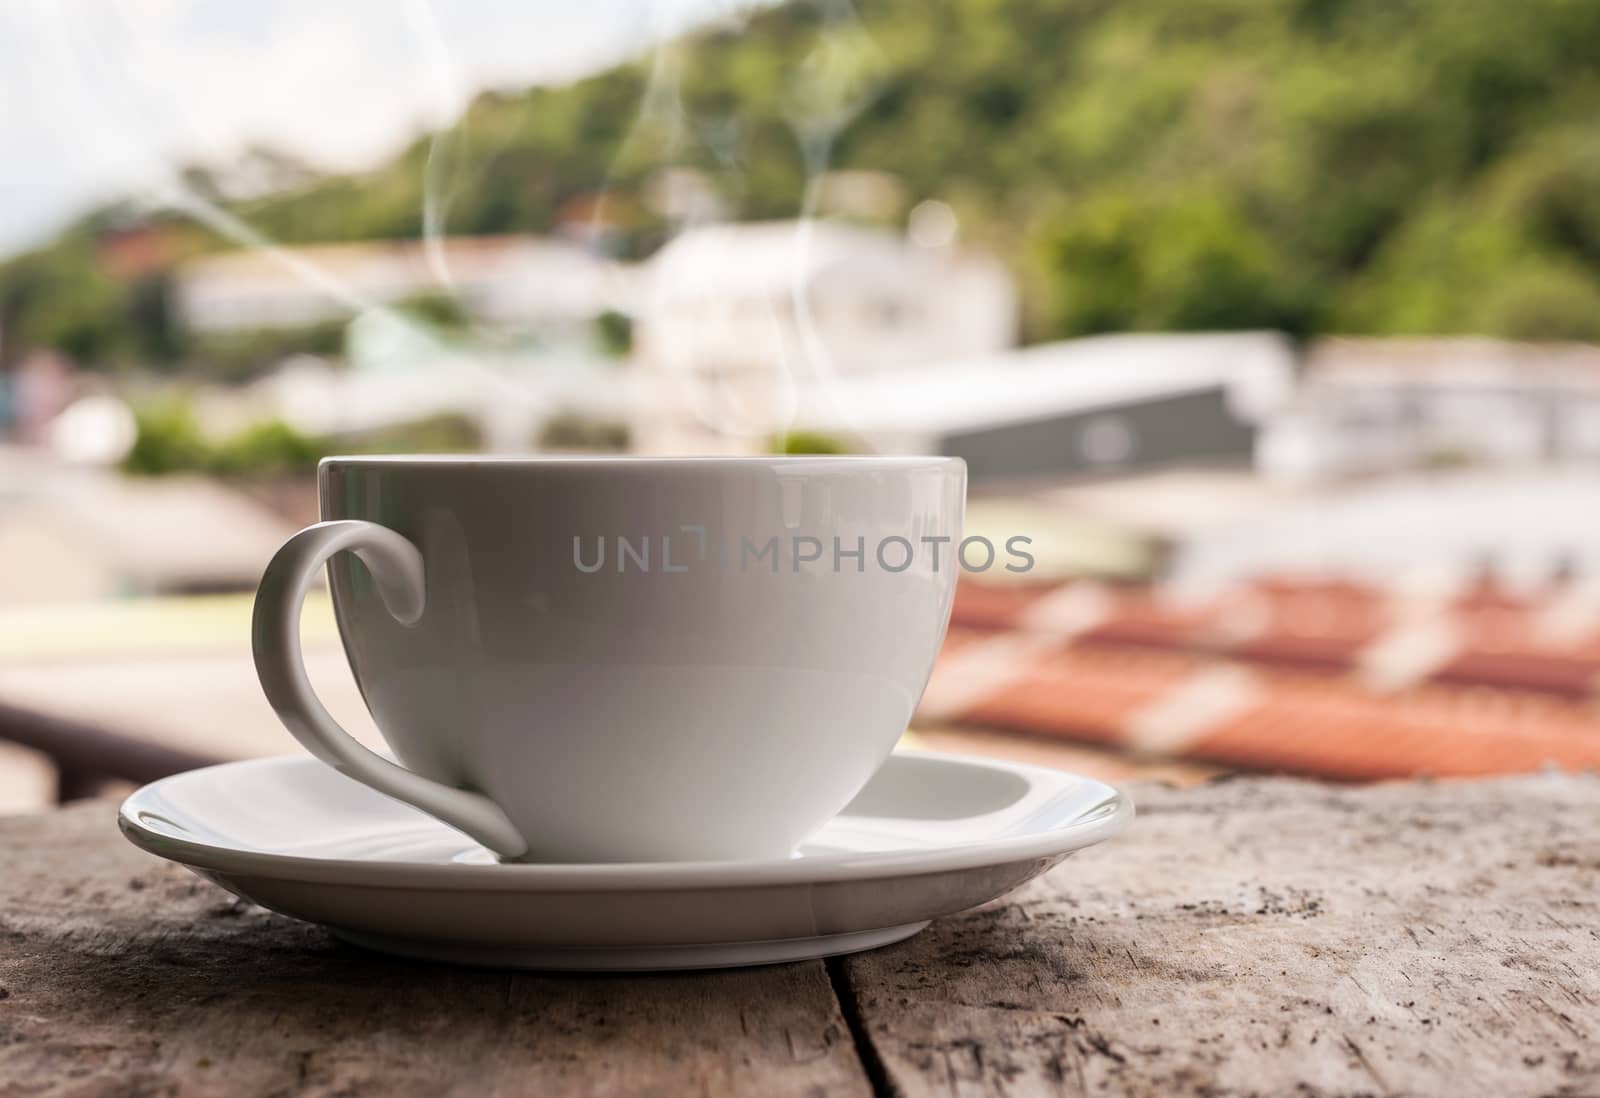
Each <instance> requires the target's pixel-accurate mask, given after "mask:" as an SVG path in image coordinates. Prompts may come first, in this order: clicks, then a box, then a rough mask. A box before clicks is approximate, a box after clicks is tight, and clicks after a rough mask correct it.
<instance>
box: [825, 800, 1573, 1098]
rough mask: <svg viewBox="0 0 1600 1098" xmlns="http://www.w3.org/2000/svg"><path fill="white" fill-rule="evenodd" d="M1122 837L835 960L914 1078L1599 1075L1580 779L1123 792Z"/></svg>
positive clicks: (1426, 1080)
mask: <svg viewBox="0 0 1600 1098" xmlns="http://www.w3.org/2000/svg"><path fill="white" fill-rule="evenodd" d="M1135 793H1136V797H1137V799H1138V800H1139V801H1140V811H1141V815H1140V819H1139V820H1138V821H1137V822H1136V823H1135V825H1134V829H1133V831H1132V832H1130V833H1129V834H1128V835H1126V836H1124V837H1123V838H1122V839H1121V840H1118V841H1117V842H1114V843H1112V844H1108V845H1107V846H1103V847H1099V848H1096V849H1094V850H1090V851H1086V852H1084V853H1082V854H1080V855H1078V856H1076V857H1074V858H1071V859H1068V861H1067V862H1065V863H1064V864H1063V865H1062V866H1061V867H1060V868H1059V869H1057V870H1056V871H1055V872H1053V873H1052V874H1050V875H1049V876H1047V877H1045V878H1042V879H1041V880H1039V881H1037V882H1035V883H1034V884H1033V885H1031V886H1029V887H1028V888H1027V889H1025V890H1023V891H1022V892H1021V893H1020V894H1018V895H1016V896H1014V897H1012V898H1011V899H1010V900H1008V901H1003V902H1000V903H996V904H993V905H990V906H988V907H986V908H982V909H979V910H978V911H975V912H971V913H968V914H966V915H964V916H958V917H956V918H954V919H950V920H946V921H945V922H943V923H940V924H935V925H934V927H933V928H931V929H930V930H929V931H928V932H926V933H924V934H922V935H920V936H918V937H916V938H913V939H911V940H910V941H908V942H905V943H903V944H901V945H899V946H894V947H890V948H888V949H885V950H881V951H879V952H877V953H870V954H862V955H859V956H857V957H852V958H848V959H846V960H844V961H843V962H842V964H841V967H842V969H843V974H844V977H845V978H844V980H843V981H842V983H843V986H842V988H841V994H842V995H843V996H844V998H845V1005H846V1009H847V1013H848V1014H850V1015H851V1016H853V1017H854V1018H855V1019H856V1020H857V1022H858V1024H859V1026H860V1027H861V1028H862V1029H863V1030H864V1031H865V1035H866V1037H867V1039H868V1040H869V1041H870V1043H871V1046H872V1047H871V1051H870V1052H869V1055H868V1060H869V1062H870V1061H877V1062H878V1071H879V1072H880V1073H881V1075H882V1077H883V1079H884V1081H885V1082H886V1083H887V1084H888V1086H889V1087H892V1088H893V1089H896V1090H898V1091H900V1092H902V1093H905V1094H909V1095H921V1094H935V1093H936V1094H962V1095H965V1094H998V1095H1021V1094H1058V1093H1065V1094H1132V1095H1171V1094H1196V1095H1234V1094H1238V1095H1246V1094H1341V1095H1345V1094H1347V1095H1359V1094H1449V1095H1453V1096H1464V1095H1478V1094H1482V1095H1494V1096H1510V1095H1523V1094H1529V1095H1531V1094H1567V1095H1595V1094H1600V780H1597V779H1596V778H1594V777H1557V776H1553V775H1551V776H1542V777H1537V778H1522V779H1511V780H1501V781H1495V782H1484V783H1441V784H1437V785H1428V784H1396V785H1385V786H1376V787H1369V788H1365V789H1337V788H1332V787H1327V786H1318V785H1314V784H1310V783H1302V782H1291V781H1284V780H1275V781H1261V780H1234V781H1228V782H1224V783H1220V784H1213V785H1209V786H1204V787H1199V788H1195V789H1189V790H1183V791H1175V790H1168V789H1157V788H1147V789H1144V790H1142V791H1141V790H1136V791H1135Z"/></svg>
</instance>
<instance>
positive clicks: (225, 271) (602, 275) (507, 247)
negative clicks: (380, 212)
mask: <svg viewBox="0 0 1600 1098" xmlns="http://www.w3.org/2000/svg"><path fill="white" fill-rule="evenodd" d="M607 292H608V284H607V263H606V261H605V260H603V259H601V258H599V257H597V256H594V255H592V254H591V253H589V252H587V251H585V250H584V249H583V248H580V247H578V246H576V245H573V244H567V243H563V242H559V241H549V240H542V239H539V238H537V237H531V236H480V237H445V238H443V239H441V240H439V241H437V242H436V244H434V245H431V246H425V245H424V242H422V241H418V240H406V241H378V242H369V243H352V244H315V245H309V246H305V247H297V248H280V249H274V250H270V251H267V250H253V249H244V250H239V251H232V252H224V253H221V254H217V255H209V256H204V257H202V258H199V259H195V260H191V261H190V262H188V263H185V264H184V265H183V266H182V267H181V268H180V270H179V272H178V284H177V306H178V312H179V315H180V316H181V318H182V321H183V323H184V324H185V325H186V326H187V327H188V328H189V329H190V330H192V331H195V332H202V333H225V332H239V331H251V330H257V329H263V328H298V327H306V326H309V325H314V324H320V323H325V322H329V321H339V320H345V319H348V318H350V317H351V316H352V315H354V314H356V313H359V312H360V311H361V310H362V309H363V308H365V307H369V306H376V305H393V304H396V303H398V302H402V301H405V300H407V299H412V298H418V297H424V296H434V295H440V296H448V297H452V298H454V299H455V300H457V301H459V302H460V303H461V305H462V306H463V307H464V308H465V309H466V311H467V312H468V313H469V314H470V315H471V316H473V317H474V318H475V319H477V320H479V321H481V322H484V323H487V324H494V325H502V326H508V327H520V328H539V329H554V330H557V331H565V330H570V331H581V330H583V329H586V328H587V326H588V324H589V323H590V321H592V320H593V318H594V317H595V316H597V315H599V314H600V313H601V312H603V311H605V309H606V307H607V303H606V302H607Z"/></svg>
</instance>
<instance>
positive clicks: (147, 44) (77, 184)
mask: <svg viewBox="0 0 1600 1098" xmlns="http://www.w3.org/2000/svg"><path fill="white" fill-rule="evenodd" d="M751 6H752V3H751V0H578V2H576V3H575V2H571V0H334V2H330V0H271V2H270V3H244V2H240V0H7V2H5V3H0V255H3V254H6V253H9V252H14V251H16V250H18V249H20V248H24V247H26V246H28V245H30V244H34V243H38V242H40V241H42V240H44V239H47V238H48V237H49V236H50V235H51V234H52V233H53V232H54V231H55V230H56V229H58V228H60V227H61V225H62V224H63V223H65V222H66V221H68V220H70V219H71V218H72V217H73V216H74V215H76V214H79V213H81V212H83V211H84V210H85V209H87V208H89V207H91V206H92V205H94V204H95V203H97V202H102V201H105V200H108V199H113V198H119V197H124V196H129V195H137V194H139V193H141V192H144V191H148V190H149V189H150V188H152V187H154V186H156V185H157V184H159V183H160V182H161V181H162V180H163V179H166V178H170V176H171V173H172V171H173V169H174V167H175V166H176V165H181V164H184V163H192V162H195V161H201V162H206V163H212V164H222V165H225V164H226V163H227V162H228V159H229V157H231V156H235V155H237V154H238V152H239V151H240V150H242V149H244V148H247V147H249V146H250V145H252V144H260V145H269V146H274V147H278V148H281V149H284V150H287V151H290V152H292V153H294V154H295V155H297V156H299V157H300V158H302V159H304V160H306V161H308V162H310V163H312V164H315V165H317V166H319V167H322V168H325V169H329V170H349V169H354V168H360V167H363V166H366V165H370V164H373V163H376V162H378V161H381V160H382V159H383V157H384V156H386V155H387V154H389V153H392V152H393V151H395V150H396V149H397V148H399V147H400V146H401V145H403V144H404V143H405V142H406V140H408V139H409V138H410V137H412V136H414V135H415V133H416V132H417V131H418V129H420V128H424V127H433V126H438V125H440V124H443V123H447V122H448V121H450V120H452V119H454V118H455V117H456V116H457V115H458V114H459V113H460V111H461V109H462V108H463V107H464V106H465V105H466V103H467V102H468V101H469V100H470V99H471V97H472V96H473V95H474V94H475V93H476V92H478V91H480V90H482V89H484V88H489V87H523V86H526V85H529V84H534V83H560V82H562V81H565V80H570V79H573V78H575V77H578V76H581V75H583V74H585V73H587V72H591V71H594V70H597V69H600V68H604V67H605V66H606V65H608V64H610V63H614V62H616V61H618V60H621V59H623V58H625V57H627V56H630V55H633V54H637V53H641V52H643V51H645V50H647V49H648V48H649V45H650V43H651V42H653V41H658V40H661V39H664V38H667V37H671V36H672V35H673V34H676V33H680V32H681V31H682V30H684V29H686V28H688V27H691V26H694V25H697V24H702V23H706V22H711V21H717V20H732V19H735V18H737V13H738V12H739V11H741V10H745V9H748V8H749V7H751Z"/></svg>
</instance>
